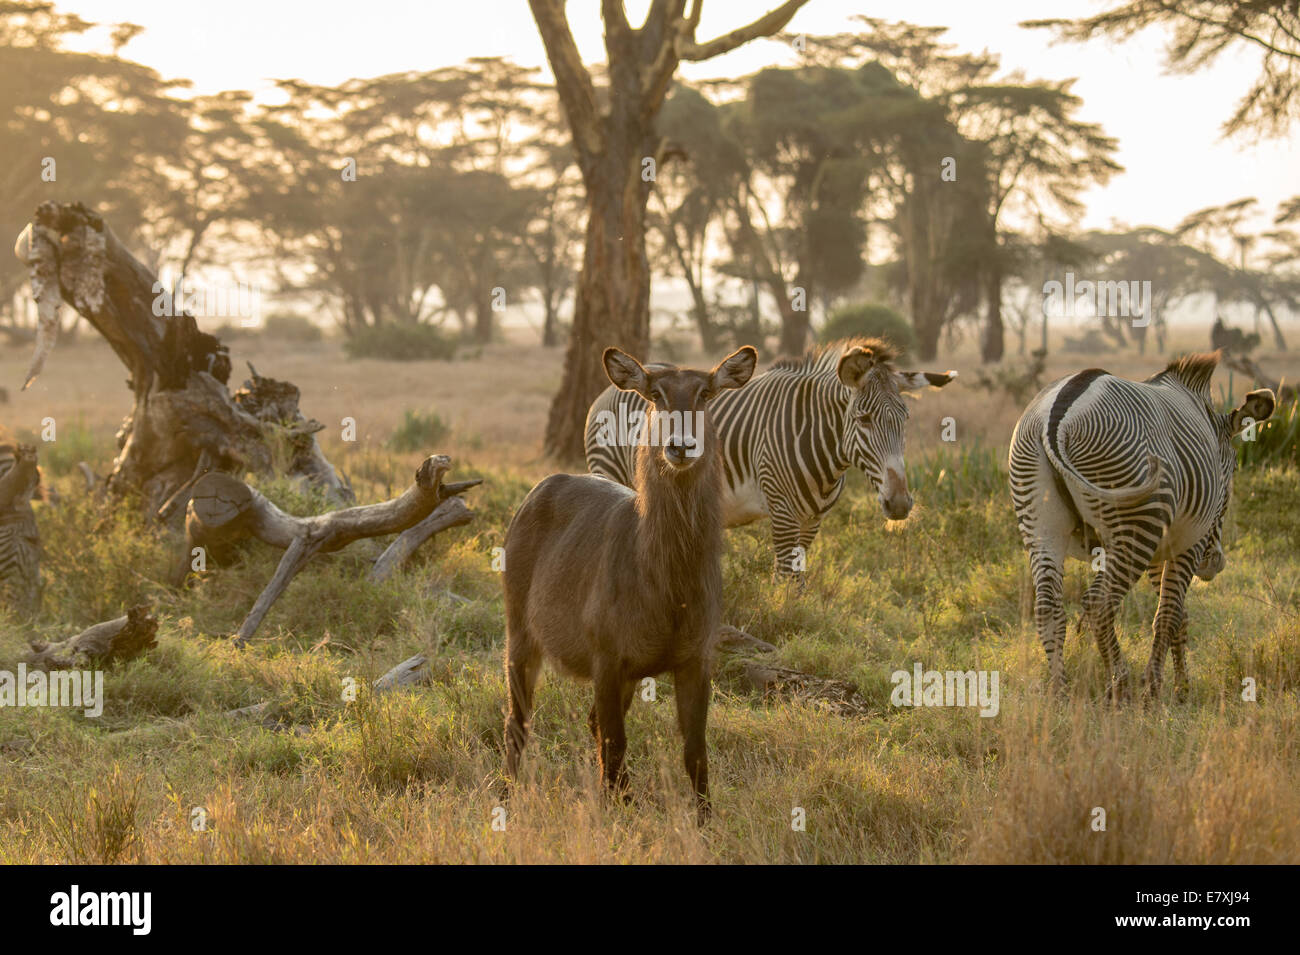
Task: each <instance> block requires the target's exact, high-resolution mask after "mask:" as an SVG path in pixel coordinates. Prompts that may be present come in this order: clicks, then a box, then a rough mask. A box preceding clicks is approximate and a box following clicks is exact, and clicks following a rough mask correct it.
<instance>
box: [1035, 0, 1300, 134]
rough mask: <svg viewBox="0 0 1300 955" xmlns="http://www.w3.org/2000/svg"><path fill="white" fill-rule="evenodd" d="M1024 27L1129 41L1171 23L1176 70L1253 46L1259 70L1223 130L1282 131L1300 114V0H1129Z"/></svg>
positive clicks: (1169, 52) (1168, 57)
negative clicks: (1091, 12)
mask: <svg viewBox="0 0 1300 955" xmlns="http://www.w3.org/2000/svg"><path fill="white" fill-rule="evenodd" d="M1020 25H1021V26H1023V27H1030V28H1045V29H1048V30H1051V31H1053V32H1054V33H1055V34H1056V36H1057V37H1058V38H1059V39H1062V40H1069V41H1073V42H1082V41H1085V40H1091V39H1094V38H1097V37H1106V38H1108V39H1118V40H1125V39H1128V38H1129V37H1131V36H1133V35H1134V34H1137V33H1140V32H1141V31H1143V30H1145V29H1147V28H1148V27H1153V26H1156V27H1165V28H1167V29H1169V30H1170V31H1171V33H1172V35H1171V36H1170V37H1169V42H1168V45H1167V46H1166V48H1165V62H1166V66H1167V67H1168V69H1169V70H1171V71H1172V72H1176V73H1191V72H1194V71H1196V70H1199V69H1201V68H1203V67H1206V66H1209V65H1210V64H1211V63H1213V62H1214V61H1215V60H1216V59H1217V58H1218V56H1219V55H1220V54H1221V53H1224V52H1227V51H1228V50H1233V51H1234V52H1235V51H1237V50H1254V51H1255V52H1257V53H1259V54H1260V71H1259V75H1258V76H1257V77H1256V78H1255V81H1254V82H1253V83H1252V84H1251V86H1250V88H1249V89H1248V90H1247V91H1246V94H1245V95H1244V96H1243V97H1242V98H1241V100H1240V101H1239V102H1238V104H1237V108H1236V110H1235V111H1234V112H1233V114H1232V116H1231V117H1230V118H1229V119H1228V121H1227V122H1226V123H1225V124H1224V132H1225V133H1226V134H1227V135H1234V134H1237V133H1243V132H1255V133H1262V134H1263V135H1266V136H1281V135H1283V134H1285V133H1286V131H1287V129H1288V127H1289V126H1290V125H1291V123H1292V122H1294V121H1295V120H1296V119H1298V118H1300V4H1298V3H1296V2H1295V0H1249V2H1242V0H1180V2H1177V3H1171V2H1170V0H1126V2H1123V3H1119V4H1117V5H1116V6H1114V7H1112V8H1111V9H1109V10H1104V11H1102V12H1101V13H1098V14H1096V15H1095V16H1091V17H1083V18H1081V19H1078V20H1064V19H1052V20H1027V21H1025V22H1024V23H1022V24H1020Z"/></svg>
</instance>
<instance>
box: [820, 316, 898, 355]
mask: <svg viewBox="0 0 1300 955" xmlns="http://www.w3.org/2000/svg"><path fill="white" fill-rule="evenodd" d="M857 336H864V337H866V338H883V339H885V340H886V341H888V342H891V343H892V344H893V345H894V346H895V347H897V348H898V349H899V351H903V352H910V351H913V350H914V349H915V348H916V333H915V332H913V331H912V326H911V325H909V324H908V322H907V319H905V318H904V317H903V316H902V315H899V314H898V313H897V312H896V311H894V310H893V309H892V308H890V307H889V306H887V305H846V306H845V307H844V308H837V309H836V310H835V311H834V312H832V313H831V315H830V318H828V319H827V320H826V324H825V325H823V326H822V330H821V334H820V336H819V337H820V339H821V340H822V341H823V342H831V341H835V340H836V339H837V338H855V337H857Z"/></svg>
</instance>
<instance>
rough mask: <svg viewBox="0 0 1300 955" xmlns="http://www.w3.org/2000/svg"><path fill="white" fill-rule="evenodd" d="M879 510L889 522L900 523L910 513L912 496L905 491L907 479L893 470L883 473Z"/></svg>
mask: <svg viewBox="0 0 1300 955" xmlns="http://www.w3.org/2000/svg"><path fill="white" fill-rule="evenodd" d="M880 508H881V510H883V511H884V512H885V517H887V518H889V519H890V520H891V521H901V520H902V519H903V518H905V517H907V515H908V514H910V513H912V495H911V492H909V491H908V490H907V478H905V477H903V475H902V474H900V473H899V472H898V471H895V470H894V469H893V468H889V469H888V470H887V471H885V484H884V487H882V488H881V489H880Z"/></svg>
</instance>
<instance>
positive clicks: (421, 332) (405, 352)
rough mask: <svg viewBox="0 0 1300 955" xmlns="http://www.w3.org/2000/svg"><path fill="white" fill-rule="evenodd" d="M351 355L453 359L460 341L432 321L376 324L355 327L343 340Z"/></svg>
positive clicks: (408, 358)
mask: <svg viewBox="0 0 1300 955" xmlns="http://www.w3.org/2000/svg"><path fill="white" fill-rule="evenodd" d="M343 350H344V351H345V352H347V356H348V357H349V358H381V359H384V360H387V361H428V360H430V359H441V360H443V361H450V360H451V359H452V358H454V357H455V355H456V343H455V342H454V341H452V340H451V339H450V338H448V337H447V336H445V335H443V334H442V332H440V331H438V329H436V328H434V327H433V326H432V325H397V324H388V325H376V326H370V327H366V328H361V329H358V330H356V331H354V332H353V333H352V334H351V335H350V336H349V337H348V339H347V341H345V342H344V343H343Z"/></svg>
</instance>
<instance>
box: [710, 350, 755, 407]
mask: <svg viewBox="0 0 1300 955" xmlns="http://www.w3.org/2000/svg"><path fill="white" fill-rule="evenodd" d="M757 364H758V352H757V351H755V350H754V346H753V345H742V346H741V347H740V348H737V349H736V350H735V351H734V352H732V353H731V354H730V355H728V356H727V357H726V358H724V359H722V361H720V362H718V364H717V366H716V367H715V368H714V369H713V371H711V372H710V373H709V388H708V391H707V394H706V396H707V397H709V398H712V397H713V396H714V395H716V394H717V393H718V392H719V391H725V390H726V389H728V388H740V387H741V386H743V385H744V384H745V383H746V382H748V381H749V379H750V377H751V376H752V375H753V374H754V367H755V366H756V365H757Z"/></svg>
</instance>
